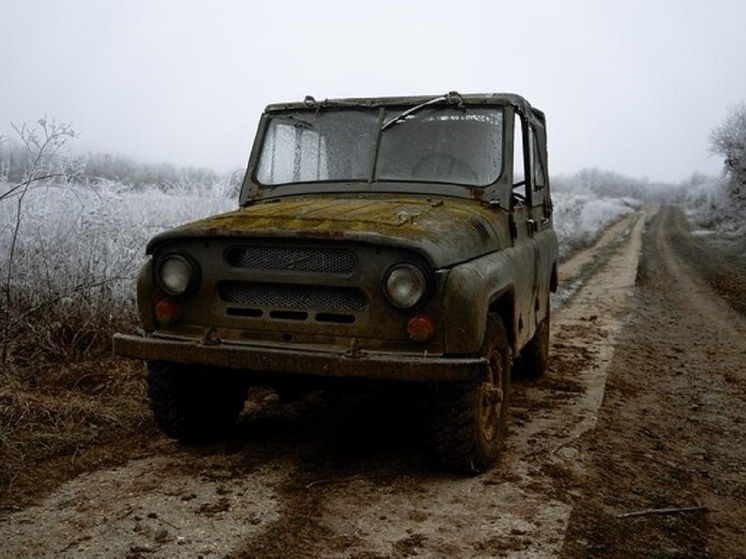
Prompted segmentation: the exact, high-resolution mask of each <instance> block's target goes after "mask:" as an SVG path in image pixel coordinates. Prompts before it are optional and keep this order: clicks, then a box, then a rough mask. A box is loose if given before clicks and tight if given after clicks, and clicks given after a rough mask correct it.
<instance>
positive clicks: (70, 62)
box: [0, 0, 746, 182]
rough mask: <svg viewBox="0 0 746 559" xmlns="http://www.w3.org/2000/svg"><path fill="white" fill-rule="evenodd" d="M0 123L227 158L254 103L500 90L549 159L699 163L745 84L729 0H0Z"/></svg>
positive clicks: (240, 151)
mask: <svg viewBox="0 0 746 559" xmlns="http://www.w3.org/2000/svg"><path fill="white" fill-rule="evenodd" d="M0 17H2V27H1V29H0V133H6V134H7V133H9V132H10V131H11V128H10V123H11V122H14V123H17V124H18V123H23V122H27V123H31V122H34V121H35V120H37V119H38V118H40V117H42V116H44V115H46V116H48V117H53V118H55V119H57V120H59V121H66V122H72V123H73V125H74V128H75V129H76V130H77V131H78V132H79V134H80V135H79V137H78V138H77V139H75V140H74V141H73V147H74V149H75V150H76V151H80V152H85V151H95V152H104V153H111V154H115V155H125V156H129V157H133V158H135V159H137V160H140V161H145V162H168V163H173V164H177V165H192V166H200V167H201V166H207V167H212V168H214V169H216V170H218V171H223V170H232V169H235V168H240V167H243V166H244V165H245V162H246V159H247V156H248V153H249V149H250V147H251V142H252V140H253V136H254V132H255V129H256V125H257V121H258V116H259V114H260V113H261V110H262V109H263V108H264V106H265V105H267V104H268V103H271V102H276V101H297V100H302V99H303V97H304V96H305V95H307V94H311V95H313V96H315V97H316V98H317V99H324V98H334V97H346V96H371V95H372V96H377V95H408V94H442V93H445V92H447V91H451V90H457V91H460V92H462V93H477V92H479V93H481V92H515V93H520V94H522V95H523V96H524V97H526V98H527V99H528V100H529V101H530V102H531V103H532V104H533V105H534V106H536V107H539V108H540V109H542V110H544V111H545V112H546V114H547V119H548V127H549V149H550V168H551V172H552V174H559V173H571V172H574V171H577V170H580V169H582V168H585V167H600V168H601V169H605V170H610V171H616V172H620V173H623V174H626V175H628V176H632V177H648V178H649V179H650V180H652V181H669V182H678V181H680V180H683V179H685V178H687V177H689V176H690V175H691V174H692V173H693V172H695V171H699V172H705V173H708V174H717V173H719V172H720V169H721V162H720V161H719V160H718V158H717V157H716V156H711V155H710V154H709V151H708V150H709V141H708V135H709V133H710V131H711V130H712V128H714V127H715V126H717V125H719V124H720V123H721V122H722V121H723V119H724V118H725V116H726V115H727V112H728V110H729V108H731V107H733V106H734V105H736V104H737V103H740V102H743V101H746V32H745V31H744V29H745V28H744V25H746V2H744V1H742V0H701V1H694V0H624V1H619V0H609V1H604V0H595V1H594V0H586V1H582V0H561V1H560V0H557V1H554V2H552V1H538V0H520V1H513V2H502V1H499V0H492V1H489V0H484V1H469V0H462V1H458V0H445V1H444V0H427V1H419V0H418V1H407V0H396V1H391V0H377V1H375V2H365V3H363V2H354V1H350V0H347V1H344V0H317V1H315V2H310V1H295V0H293V1H283V0H274V1H271V2H265V1H249V0H245V1H218V0H213V1H196V0H162V1H161V0H146V1H140V0H121V1H119V0H106V1H103V0H48V1H43V0H0Z"/></svg>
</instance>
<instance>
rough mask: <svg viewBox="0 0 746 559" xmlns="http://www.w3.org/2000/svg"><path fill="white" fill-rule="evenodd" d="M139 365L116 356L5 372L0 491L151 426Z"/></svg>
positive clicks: (0, 400) (0, 389) (0, 391)
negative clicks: (55, 461) (43, 466)
mask: <svg viewBox="0 0 746 559" xmlns="http://www.w3.org/2000/svg"><path fill="white" fill-rule="evenodd" d="M151 423H152V421H151V419H150V415H149V411H148V407H147V401H146V392H145V379H144V373H143V371H142V367H141V366H140V365H139V364H137V363H130V362H124V361H121V360H118V359H116V358H113V357H109V358H100V359H96V360H91V361H85V362H78V363H73V364H67V365H64V364H56V365H47V366H45V367H38V368H23V369H19V368H14V369H13V370H10V371H8V370H6V371H5V372H4V375H3V377H2V385H1V386H0V488H1V489H0V490H2V489H7V488H9V487H10V486H11V485H12V484H13V482H14V480H15V479H16V477H17V476H18V475H19V474H21V473H23V472H27V471H28V470H29V469H33V468H34V467H37V466H39V464H40V463H42V462H44V461H45V460H49V459H51V458H55V457H59V456H74V455H75V454H77V453H79V452H81V451H83V450H85V449H88V448H90V447H92V446H95V445H101V444H105V443H111V442H113V441H117V440H120V439H122V438H126V437H129V436H132V434H133V433H136V432H138V431H140V430H142V429H144V428H145V429H147V428H149V427H150V425H151Z"/></svg>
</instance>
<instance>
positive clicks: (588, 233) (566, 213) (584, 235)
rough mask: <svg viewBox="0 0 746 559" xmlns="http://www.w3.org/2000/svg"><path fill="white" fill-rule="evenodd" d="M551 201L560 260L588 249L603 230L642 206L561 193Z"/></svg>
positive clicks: (625, 200) (633, 201)
mask: <svg viewBox="0 0 746 559" xmlns="http://www.w3.org/2000/svg"><path fill="white" fill-rule="evenodd" d="M553 199H554V229H555V231H556V232H557V237H558V238H559V244H560V258H565V257H567V256H568V255H569V254H571V253H572V252H574V251H576V250H578V249H581V248H584V247H586V246H589V245H591V244H592V243H593V242H594V241H596V239H598V237H599V236H600V235H601V233H602V232H603V231H604V229H606V227H608V226H609V225H610V224H611V223H614V222H615V221H617V220H618V219H620V218H621V217H622V216H624V215H626V214H628V213H630V212H632V211H634V210H635V209H636V208H639V207H640V205H641V204H642V202H640V201H639V200H636V199H634V198H598V197H596V196H593V195H591V194H582V193H574V192H562V191H560V192H557V193H555V194H553Z"/></svg>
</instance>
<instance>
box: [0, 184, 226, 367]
mask: <svg viewBox="0 0 746 559" xmlns="http://www.w3.org/2000/svg"><path fill="white" fill-rule="evenodd" d="M0 187H1V185H0ZM235 205H236V201H235V200H234V199H229V198H226V197H225V196H224V195H222V193H221V194H220V195H215V194H214V192H208V193H206V194H205V195H203V194H202V193H198V192H197V191H195V190H192V191H186V190H185V191H184V192H182V193H180V194H166V193H163V192H160V191H155V192H127V191H126V189H124V188H122V185H119V184H116V183H111V182H104V183H101V184H98V185H87V186H82V185H79V184H61V185H55V184H46V185H41V186H40V185H37V186H36V187H35V188H33V189H31V190H29V191H28V193H27V195H26V197H25V199H24V203H23V211H22V216H21V221H20V224H19V229H18V234H17V236H16V237H15V252H14V255H13V268H12V274H11V280H10V284H9V285H8V284H7V278H5V277H3V278H2V279H0V282H2V287H3V290H4V292H5V290H7V289H8V288H9V293H10V295H11V305H10V307H11V309H10V310H11V312H10V313H9V320H10V332H11V334H12V340H11V341H10V345H11V354H12V355H13V356H14V357H15V359H16V360H19V359H21V360H30V359H32V358H34V359H41V360H42V361H44V360H54V359H58V358H65V359H69V358H75V357H79V356H82V355H86V354H88V353H89V352H90V350H91V349H96V350H101V349H105V348H108V346H109V343H108V342H109V336H110V335H111V331H112V330H113V329H114V328H117V327H122V326H123V325H124V324H123V323H130V324H131V323H133V322H134V320H135V317H134V308H135V306H134V293H135V287H134V281H135V276H136V274H137V270H138V269H139V267H140V265H141V264H142V262H143V259H144V256H145V255H144V249H145V245H146V243H147V241H148V239H149V238H150V237H152V236H153V235H154V234H156V233H158V232H160V231H162V230H164V229H168V228H170V227H173V226H175V225H177V224H180V223H184V222H187V221H190V220H193V219H197V218H199V217H204V216H207V215H210V214H214V213H218V212H221V211H224V210H228V209H230V208H233V207H234V206H235ZM15 211H16V208H15V206H14V205H13V204H8V203H5V204H0V224H1V225H0V269H2V270H7V269H8V266H9V265H10V261H9V258H10V246H11V243H12V242H13V239H14V232H15Z"/></svg>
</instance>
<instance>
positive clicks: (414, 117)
mask: <svg viewBox="0 0 746 559" xmlns="http://www.w3.org/2000/svg"><path fill="white" fill-rule="evenodd" d="M404 110H405V109H402V108H397V109H395V110H388V111H387V112H386V114H385V115H384V119H383V122H388V121H389V119H392V118H393V119H396V118H397V115H398V114H401V113H402V111H404ZM381 122H382V120H381V113H380V110H378V109H325V110H308V111H304V110H299V111H288V112H285V113H276V114H273V115H271V117H270V121H269V125H268V127H267V131H266V133H265V135H264V138H263V145H262V148H261V153H260V157H259V164H258V167H257V172H256V178H257V180H258V181H259V182H260V183H262V184H265V185H282V184H292V183H309V182H321V181H350V182H354V181H387V182H397V181H404V182H439V183H450V184H462V185H466V186H485V185H488V184H491V183H493V182H495V181H496V180H497V179H498V177H499V176H500V173H501V170H502V133H503V115H502V110H501V109H500V108H498V107H473V108H472V107H467V108H459V107H450V106H446V107H443V106H436V107H427V108H423V109H422V110H420V111H418V112H416V113H413V114H411V115H409V116H406V117H404V118H401V119H400V120H395V121H392V124H391V125H390V126H386V127H383V128H382V127H381Z"/></svg>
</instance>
